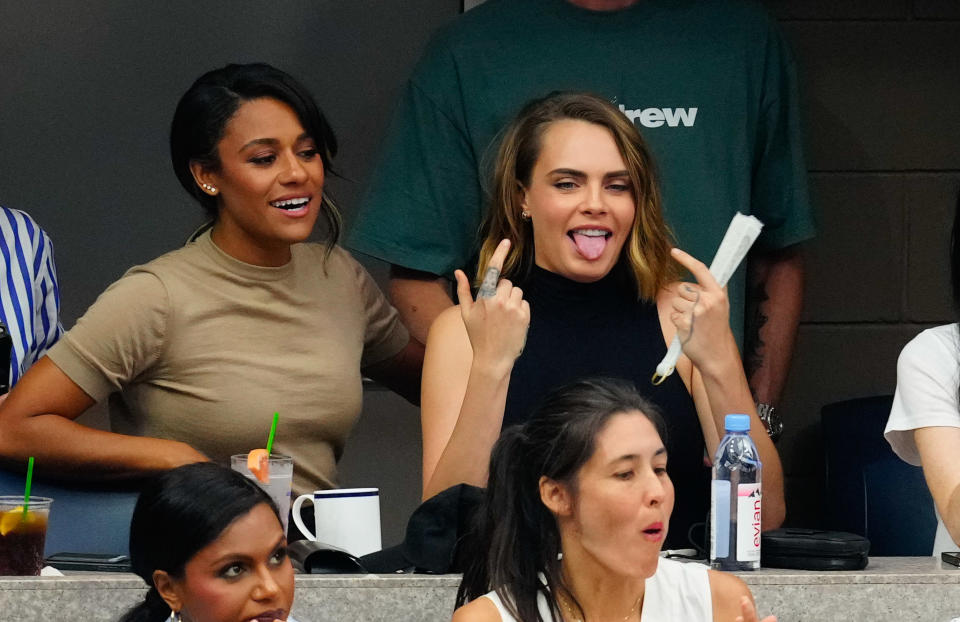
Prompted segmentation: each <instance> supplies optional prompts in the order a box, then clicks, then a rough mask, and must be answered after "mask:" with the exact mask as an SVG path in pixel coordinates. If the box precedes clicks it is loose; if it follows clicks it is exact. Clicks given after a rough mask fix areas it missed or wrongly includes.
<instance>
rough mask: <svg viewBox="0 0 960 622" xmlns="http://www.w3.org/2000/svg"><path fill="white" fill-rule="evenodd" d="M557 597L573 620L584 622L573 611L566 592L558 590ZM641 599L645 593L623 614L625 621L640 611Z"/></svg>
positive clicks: (573, 621)
mask: <svg viewBox="0 0 960 622" xmlns="http://www.w3.org/2000/svg"><path fill="white" fill-rule="evenodd" d="M557 597H558V598H557V600H559V601H560V605H562V606H563V608H564V609H565V610H566V612H567V614H568V615H569V617H570V621H571V622H583V618H581V617H579V616H577V615H576V614H575V613H574V612H573V607H572V606H571V604H570V601H568V600H567V596H566V594H565V592H557ZM641 600H643V594H641V595H640V596H638V597H637V602H635V603H633V607H630V611H628V612H627V615H625V616H623V622H627V621H628V620H629V619H630V618H631V617H632V616H633V614H634V613H636V612H637V611H638V608H639V607H640V601H641Z"/></svg>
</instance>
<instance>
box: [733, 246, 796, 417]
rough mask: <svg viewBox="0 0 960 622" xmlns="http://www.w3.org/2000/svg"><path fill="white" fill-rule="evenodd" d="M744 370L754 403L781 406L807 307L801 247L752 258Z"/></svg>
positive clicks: (749, 270) (749, 267)
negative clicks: (781, 398) (804, 300)
mask: <svg viewBox="0 0 960 622" xmlns="http://www.w3.org/2000/svg"><path fill="white" fill-rule="evenodd" d="M748 272H749V276H748V280H749V282H750V286H749V291H748V294H747V298H748V299H747V317H746V326H745V329H746V330H745V332H746V334H745V339H744V357H743V359H744V368H745V371H746V374H747V378H748V380H749V385H750V389H751V390H752V393H753V396H754V398H755V401H757V402H761V403H765V404H772V405H774V406H776V405H778V404H779V403H780V396H781V395H782V393H783V387H784V384H785V383H786V379H787V373H788V372H789V371H790V362H791V360H792V358H793V350H794V345H795V343H796V337H797V327H798V325H799V323H800V311H801V308H802V306H803V283H804V269H803V256H802V254H801V252H800V250H799V248H798V247H789V248H786V249H783V250H780V251H776V252H773V253H767V254H764V255H757V256H756V257H751V259H750V263H749V265H748Z"/></svg>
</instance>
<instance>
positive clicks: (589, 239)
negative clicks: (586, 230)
mask: <svg viewBox="0 0 960 622" xmlns="http://www.w3.org/2000/svg"><path fill="white" fill-rule="evenodd" d="M573 243H574V244H576V245H577V250H578V251H580V254H581V255H583V256H584V257H585V258H587V259H590V260H593V259H596V258H597V257H599V256H600V255H602V254H603V249H604V248H606V247H607V236H605V235H599V236H590V235H583V234H582V233H574V234H573Z"/></svg>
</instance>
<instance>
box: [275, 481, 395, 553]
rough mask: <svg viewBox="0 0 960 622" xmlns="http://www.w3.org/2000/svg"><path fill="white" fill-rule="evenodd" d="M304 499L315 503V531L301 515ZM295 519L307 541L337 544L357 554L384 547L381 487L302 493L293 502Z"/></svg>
mask: <svg viewBox="0 0 960 622" xmlns="http://www.w3.org/2000/svg"><path fill="white" fill-rule="evenodd" d="M304 501H311V502H313V520H314V527H315V529H316V533H315V534H314V533H312V532H311V531H310V529H309V528H308V527H307V526H306V525H305V524H304V523H303V518H301V516H300V506H302V505H303V502H304ZM293 522H294V524H296V526H297V529H299V530H300V533H302V534H303V535H304V537H306V538H307V539H308V540H314V541H320V542H323V543H324V544H329V545H331V546H335V547H337V548H340V549H343V550H345V551H347V552H348V553H350V554H351V555H356V556H357V557H360V556H362V555H366V554H367V553H373V552H375V551H379V550H380V549H381V548H382V545H381V542H380V490H379V489H378V488H337V489H333V490H315V491H313V492H312V493H311V494H308V495H300V496H299V497H297V499H296V501H294V502H293Z"/></svg>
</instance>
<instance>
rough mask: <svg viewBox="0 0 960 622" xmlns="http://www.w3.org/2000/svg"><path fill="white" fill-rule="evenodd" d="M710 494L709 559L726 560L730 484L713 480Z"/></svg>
mask: <svg viewBox="0 0 960 622" xmlns="http://www.w3.org/2000/svg"><path fill="white" fill-rule="evenodd" d="M710 493H711V495H710V559H726V558H727V557H729V556H730V482H729V481H727V480H724V479H715V480H713V485H712V487H711V489H710Z"/></svg>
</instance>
